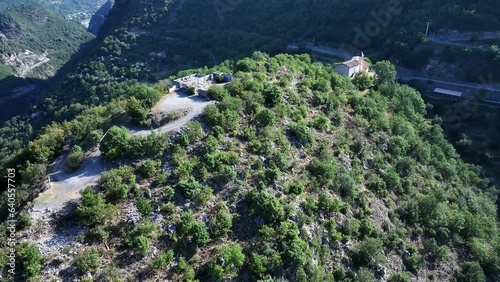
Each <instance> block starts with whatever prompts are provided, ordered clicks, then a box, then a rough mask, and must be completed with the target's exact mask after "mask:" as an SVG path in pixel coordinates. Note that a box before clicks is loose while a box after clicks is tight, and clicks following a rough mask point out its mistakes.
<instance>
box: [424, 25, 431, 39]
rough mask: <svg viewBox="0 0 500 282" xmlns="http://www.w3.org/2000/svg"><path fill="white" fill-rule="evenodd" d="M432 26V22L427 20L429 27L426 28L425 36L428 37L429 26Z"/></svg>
mask: <svg viewBox="0 0 500 282" xmlns="http://www.w3.org/2000/svg"><path fill="white" fill-rule="evenodd" d="M430 26H431V22H430V21H427V29H426V30H425V37H427V35H429V27H430Z"/></svg>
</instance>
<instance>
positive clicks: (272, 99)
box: [264, 84, 284, 107]
mask: <svg viewBox="0 0 500 282" xmlns="http://www.w3.org/2000/svg"><path fill="white" fill-rule="evenodd" d="M283 96H284V93H283V89H282V88H281V87H279V86H278V85H275V84H271V85H268V86H267V87H266V88H265V89H264V98H265V101H266V104H269V105H270V106H271V107H274V106H276V105H278V104H280V103H281V102H282V100H283Z"/></svg>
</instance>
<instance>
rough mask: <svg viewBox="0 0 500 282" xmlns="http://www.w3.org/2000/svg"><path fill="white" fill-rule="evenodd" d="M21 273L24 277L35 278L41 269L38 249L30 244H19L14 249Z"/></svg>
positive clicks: (40, 257)
mask: <svg viewBox="0 0 500 282" xmlns="http://www.w3.org/2000/svg"><path fill="white" fill-rule="evenodd" d="M16 252H17V255H18V259H19V261H20V263H21V267H22V273H23V276H25V277H28V278H30V277H35V276H37V275H38V274H39V273H40V270H41V269H42V255H41V254H40V251H39V250H38V248H37V247H36V246H34V245H31V244H30V243H26V242H24V243H21V244H19V245H18V246H17V247H16Z"/></svg>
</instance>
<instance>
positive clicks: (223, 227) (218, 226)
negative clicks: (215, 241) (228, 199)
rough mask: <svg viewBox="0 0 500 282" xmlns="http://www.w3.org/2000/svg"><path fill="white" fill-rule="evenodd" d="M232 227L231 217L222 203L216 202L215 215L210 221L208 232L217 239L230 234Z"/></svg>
mask: <svg viewBox="0 0 500 282" xmlns="http://www.w3.org/2000/svg"><path fill="white" fill-rule="evenodd" d="M232 227H233V215H232V214H231V213H230V212H229V209H228V207H227V206H226V204H225V203H224V202H217V204H216V205H215V215H214V217H213V218H212V220H211V221H210V232H211V233H212V234H213V236H214V237H219V236H223V235H225V234H228V233H229V232H231V228H232Z"/></svg>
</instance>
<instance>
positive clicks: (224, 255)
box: [217, 243, 245, 277]
mask: <svg viewBox="0 0 500 282" xmlns="http://www.w3.org/2000/svg"><path fill="white" fill-rule="evenodd" d="M217 257H218V258H219V259H220V260H222V261H223V262H224V265H223V268H224V272H225V273H226V275H228V276H229V277H235V276H236V275H237V273H238V271H239V270H240V268H241V267H242V266H243V263H244V262H245V255H244V254H243V248H242V247H241V246H240V245H239V244H238V243H231V244H228V245H224V246H221V247H219V248H218V249H217Z"/></svg>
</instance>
